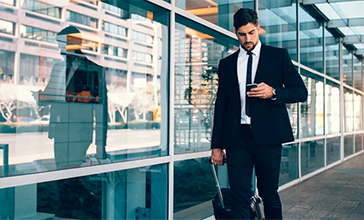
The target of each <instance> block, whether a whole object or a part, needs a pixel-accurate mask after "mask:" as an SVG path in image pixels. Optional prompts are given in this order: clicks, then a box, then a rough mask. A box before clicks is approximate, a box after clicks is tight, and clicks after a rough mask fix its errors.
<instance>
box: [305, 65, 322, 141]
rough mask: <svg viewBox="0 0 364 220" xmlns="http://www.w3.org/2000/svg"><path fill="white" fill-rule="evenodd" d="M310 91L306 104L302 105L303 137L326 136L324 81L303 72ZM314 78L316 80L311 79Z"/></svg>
mask: <svg viewBox="0 0 364 220" xmlns="http://www.w3.org/2000/svg"><path fill="white" fill-rule="evenodd" d="M301 73H302V75H303V81H304V83H305V85H306V88H307V90H308V98H307V101H306V102H303V103H301V120H300V122H301V123H300V127H301V137H312V136H317V135H323V134H324V90H323V89H324V84H323V79H322V78H321V77H319V76H316V75H313V74H311V73H309V72H307V71H306V70H303V69H302V70H301ZM311 77H314V78H311Z"/></svg>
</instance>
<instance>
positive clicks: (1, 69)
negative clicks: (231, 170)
mask: <svg viewBox="0 0 364 220" xmlns="http://www.w3.org/2000/svg"><path fill="white" fill-rule="evenodd" d="M14 55H15V53H14V52H11V51H6V50H0V83H1V84H3V83H13V82H14ZM0 96H1V97H2V99H1V101H5V100H6V99H7V97H6V96H7V93H6V92H5V91H2V92H1V95H0ZM3 96H4V97H3ZM2 110H3V108H1V109H0V111H2ZM3 115H6V114H3ZM0 121H2V120H1V119H0Z"/></svg>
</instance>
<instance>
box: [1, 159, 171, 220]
mask: <svg viewBox="0 0 364 220" xmlns="http://www.w3.org/2000/svg"><path fill="white" fill-rule="evenodd" d="M167 176H168V171H167V165H154V166H148V167H140V168H135V169H130V170H123V171H115V172H108V173H100V174H94V175H88V176H82V177H76V178H70V179H62V180H57V181H51V182H44V183H38V184H30V185H25V186H19V187H12V188H5V189H0V197H1V200H0V218H1V219H17V218H19V219H22V218H28V219H37V218H39V216H42V218H45V219H145V218H147V219H167V198H168V196H167V191H168V187H167V180H168V178H167Z"/></svg>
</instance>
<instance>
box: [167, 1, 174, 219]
mask: <svg viewBox="0 0 364 220" xmlns="http://www.w3.org/2000/svg"><path fill="white" fill-rule="evenodd" d="M171 5H172V6H171V9H172V10H171V12H170V22H169V32H170V33H169V86H168V90H169V91H168V92H169V93H168V94H169V96H168V97H169V98H168V100H169V102H168V103H169V111H168V112H169V116H168V122H169V123H168V130H169V135H168V140H169V142H168V149H169V155H170V158H171V160H170V162H169V164H168V203H167V204H168V205H167V210H168V211H167V218H168V219H170V220H173V214H174V138H175V137H174V127H175V126H174V120H173V118H174V101H175V38H176V36H175V27H176V23H175V22H176V19H175V18H176V13H175V7H176V6H175V5H176V0H171Z"/></svg>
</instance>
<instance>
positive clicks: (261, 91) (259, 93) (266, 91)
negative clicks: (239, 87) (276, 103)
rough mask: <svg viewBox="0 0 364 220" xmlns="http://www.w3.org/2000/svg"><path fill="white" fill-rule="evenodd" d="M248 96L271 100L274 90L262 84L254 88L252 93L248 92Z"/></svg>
mask: <svg viewBox="0 0 364 220" xmlns="http://www.w3.org/2000/svg"><path fill="white" fill-rule="evenodd" d="M247 95H248V97H254V98H260V99H270V98H272V97H273V88H272V87H270V86H269V85H267V84H265V83H264V82H262V83H259V84H258V86H257V87H256V88H252V89H251V90H250V92H247Z"/></svg>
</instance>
